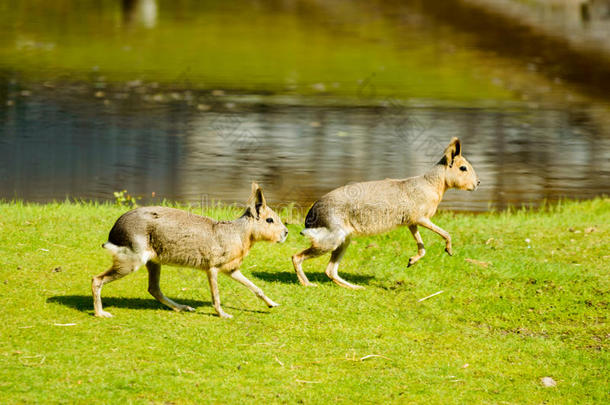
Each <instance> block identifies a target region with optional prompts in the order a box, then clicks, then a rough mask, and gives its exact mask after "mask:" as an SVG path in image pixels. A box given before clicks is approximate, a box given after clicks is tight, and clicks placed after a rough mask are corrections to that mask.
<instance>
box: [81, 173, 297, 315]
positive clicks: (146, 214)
mask: <svg viewBox="0 0 610 405" xmlns="http://www.w3.org/2000/svg"><path fill="white" fill-rule="evenodd" d="M268 220H269V221H271V222H267V221H268ZM287 235H288V229H286V227H285V226H284V225H283V223H282V221H281V220H280V218H279V216H278V215H277V214H276V213H275V212H273V210H271V208H269V207H268V206H267V204H266V202H265V197H264V195H263V192H262V190H261V189H260V187H259V186H258V185H257V184H256V183H253V184H252V195H251V197H250V201H249V204H248V208H247V209H246V211H245V213H244V214H243V215H242V216H241V217H240V218H238V219H236V220H234V221H224V222H219V221H215V220H213V219H210V218H206V217H202V216H199V215H194V214H192V213H189V212H186V211H182V210H178V209H174V208H167V207H142V208H136V209H134V210H132V211H129V212H127V213H125V214H123V215H122V216H121V217H120V218H119V219H118V220H117V221H116V223H115V224H114V226H113V227H112V230H111V231H110V234H109V236H108V242H106V243H105V244H104V245H103V246H104V248H106V249H108V250H109V251H110V252H111V253H112V255H113V265H112V267H111V268H110V269H109V270H108V271H106V272H104V273H101V274H99V275H98V276H96V277H94V278H93V280H92V284H91V288H92V291H93V302H94V307H95V315H97V316H101V317H110V316H111V315H110V314H109V313H108V312H106V311H104V310H103V309H102V301H101V296H100V293H101V289H102V286H103V285H104V284H105V283H108V282H111V281H114V280H116V279H118V278H121V277H123V276H125V275H127V274H129V273H131V272H133V271H135V270H137V269H138V268H139V267H141V266H142V265H144V264H146V267H147V268H148V272H149V287H148V291H149V292H150V293H151V294H152V295H153V296H154V297H155V298H156V299H157V300H158V301H160V302H161V303H163V304H165V305H167V306H169V307H170V308H172V309H174V310H176V311H194V309H193V308H191V307H189V306H186V305H180V304H177V303H175V302H174V301H172V300H170V299H169V298H167V297H166V296H165V295H163V293H162V292H161V289H160V287H159V277H160V272H161V264H171V265H175V266H184V267H191V268H197V269H201V270H204V271H206V272H207V274H208V280H209V283H210V288H211V290H212V301H213V305H214V308H215V309H216V312H217V313H218V315H219V316H220V317H223V318H229V317H231V316H230V315H228V314H227V313H225V312H224V311H223V310H222V308H221V306H220V297H219V294H218V286H217V280H216V279H217V275H218V273H219V272H221V273H225V274H229V275H230V276H231V277H232V278H234V279H235V280H237V281H239V282H240V283H242V284H244V285H245V286H246V287H248V288H249V289H250V290H252V291H253V292H254V293H255V294H256V295H257V296H258V297H259V298H261V299H262V300H263V301H265V303H266V304H267V305H268V306H269V307H273V306H276V305H277V304H276V303H275V302H273V301H272V300H270V299H269V298H268V297H267V296H265V294H264V293H263V292H262V291H261V289H260V288H258V287H256V286H255V285H254V284H252V282H250V281H249V280H248V279H246V278H245V277H244V276H243V274H241V272H240V271H239V266H240V265H241V263H242V260H243V259H244V257H245V256H246V255H247V254H248V252H249V250H250V248H251V246H252V244H253V243H254V242H256V241H259V240H267V241H272V242H283V241H284V240H285V239H286V236H287Z"/></svg>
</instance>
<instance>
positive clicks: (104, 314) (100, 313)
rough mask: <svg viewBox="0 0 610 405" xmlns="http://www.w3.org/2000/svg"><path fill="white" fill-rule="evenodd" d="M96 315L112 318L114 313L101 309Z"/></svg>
mask: <svg viewBox="0 0 610 405" xmlns="http://www.w3.org/2000/svg"><path fill="white" fill-rule="evenodd" d="M95 316H97V317H99V318H112V314H111V313H110V312H106V311H99V312H96V313H95Z"/></svg>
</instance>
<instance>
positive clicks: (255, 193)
mask: <svg viewBox="0 0 610 405" xmlns="http://www.w3.org/2000/svg"><path fill="white" fill-rule="evenodd" d="M265 206H267V201H265V196H264V195H263V189H262V188H260V186H259V185H258V184H257V183H256V182H254V181H253V182H252V193H251V194H250V199H249V200H248V209H247V211H249V212H250V215H252V216H253V217H256V219H258V218H259V216H260V212H261V209H262V208H264V207H265ZM247 211H246V212H247Z"/></svg>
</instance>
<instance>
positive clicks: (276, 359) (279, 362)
mask: <svg viewBox="0 0 610 405" xmlns="http://www.w3.org/2000/svg"><path fill="white" fill-rule="evenodd" d="M274 358H275V361H277V364H279V365H280V366H282V367H284V363H282V362H281V361H280V359H278V358H277V356H275V357H274Z"/></svg>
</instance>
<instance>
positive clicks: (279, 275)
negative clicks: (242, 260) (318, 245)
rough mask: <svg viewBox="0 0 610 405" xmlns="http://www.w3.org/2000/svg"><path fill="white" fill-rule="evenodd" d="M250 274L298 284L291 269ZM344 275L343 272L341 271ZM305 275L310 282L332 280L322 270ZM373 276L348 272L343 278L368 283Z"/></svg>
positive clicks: (358, 282)
mask: <svg viewBox="0 0 610 405" xmlns="http://www.w3.org/2000/svg"><path fill="white" fill-rule="evenodd" d="M252 275H253V276H254V277H256V278H260V279H261V280H265V281H270V282H280V283H286V284H298V283H299V280H298V279H297V276H296V274H295V273H294V272H293V271H279V272H266V271H253V272H252ZM343 275H345V273H343ZM307 277H308V278H309V280H310V281H311V282H314V283H321V284H322V283H332V282H333V281H332V280H331V279H330V278H329V277H328V276H327V275H326V273H324V272H315V273H311V272H307ZM374 278H375V277H374V276H366V275H362V274H348V275H347V276H346V277H345V279H346V280H348V281H351V282H353V283H355V284H360V285H368V284H369V283H370V281H371V280H372V279H374Z"/></svg>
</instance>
